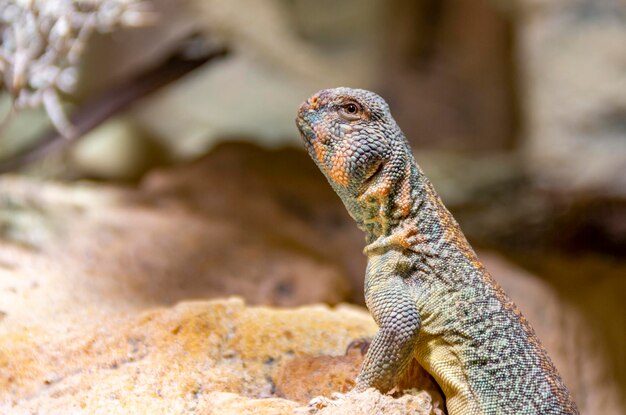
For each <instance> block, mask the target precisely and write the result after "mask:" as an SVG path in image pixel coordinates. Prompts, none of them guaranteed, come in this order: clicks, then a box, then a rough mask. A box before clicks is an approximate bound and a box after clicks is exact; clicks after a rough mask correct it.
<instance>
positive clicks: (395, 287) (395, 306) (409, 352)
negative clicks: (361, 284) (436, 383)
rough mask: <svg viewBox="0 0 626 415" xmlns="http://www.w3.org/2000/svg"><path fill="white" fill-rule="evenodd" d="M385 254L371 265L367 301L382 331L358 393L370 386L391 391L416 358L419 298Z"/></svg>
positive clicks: (361, 376)
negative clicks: (415, 297)
mask: <svg viewBox="0 0 626 415" xmlns="http://www.w3.org/2000/svg"><path fill="white" fill-rule="evenodd" d="M384 257H385V256H384V255H383V256H380V257H375V258H374V259H370V263H369V264H368V272H367V277H366V282H365V301H366V303H367V307H368V308H369V310H370V312H371V313H372V316H373V317H374V320H375V321H376V323H378V325H379V327H380V330H379V331H378V333H377V334H376V336H374V339H373V340H372V343H371V345H370V347H369V350H368V352H367V355H366V356H365V360H364V361H363V366H362V368H361V373H360V374H359V376H358V378H357V383H356V386H355V388H354V391H355V392H361V391H364V390H366V389H367V388H370V387H375V388H377V389H378V390H380V391H381V392H387V391H389V390H390V389H392V388H393V387H394V386H395V385H396V382H397V380H398V377H399V376H400V375H401V374H402V373H403V372H404V370H405V369H406V368H407V366H408V364H409V362H410V361H411V358H412V357H413V353H414V350H415V345H416V342H417V338H418V334H419V329H420V325H421V319H420V315H419V312H418V310H417V305H416V303H415V299H414V298H412V296H411V295H410V290H409V289H408V287H407V286H406V284H405V283H404V281H403V279H402V277H401V276H400V275H398V274H397V273H396V272H393V271H391V270H390V268H392V269H393V267H392V266H390V265H391V263H390V261H389V260H385V259H383V258H384ZM390 271H391V272H390ZM394 271H395V270H394Z"/></svg>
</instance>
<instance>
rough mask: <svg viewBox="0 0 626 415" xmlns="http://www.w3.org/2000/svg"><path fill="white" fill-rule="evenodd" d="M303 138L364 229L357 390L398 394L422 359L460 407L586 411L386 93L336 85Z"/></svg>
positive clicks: (314, 101)
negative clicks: (461, 221) (425, 164)
mask: <svg viewBox="0 0 626 415" xmlns="http://www.w3.org/2000/svg"><path fill="white" fill-rule="evenodd" d="M296 124H297V126H298V129H299V131H300V136H301V138H302V141H303V142H304V146H305V148H306V150H307V152H308V153H309V155H310V156H311V158H312V159H313V161H314V162H315V163H316V164H317V166H318V167H319V168H320V170H321V171H322V173H323V174H324V176H326V178H327V179H328V181H329V183H330V185H331V186H332V188H333V189H334V190H335V192H336V193H337V194H338V196H339V197H340V199H341V200H342V201H343V203H344V205H345V207H346V209H347V210H348V213H349V214H350V216H352V218H353V219H354V220H355V221H356V223H357V226H358V227H359V228H360V229H361V230H362V231H364V233H365V240H366V244H367V245H366V246H365V248H364V250H363V252H364V254H365V255H366V256H367V258H368V262H367V267H366V271H365V274H366V275H365V303H366V306H367V308H368V309H369V311H370V313H371V315H372V317H373V318H374V321H375V322H376V323H377V324H378V326H379V331H378V332H377V334H376V335H375V336H374V338H373V339H372V343H371V345H370V347H369V350H368V351H367V354H366V356H365V359H364V361H363V364H362V367H361V370H360V373H359V375H358V377H357V379H356V382H355V386H354V388H353V389H352V391H350V392H349V393H350V394H352V393H359V392H362V391H365V390H366V389H368V388H372V387H373V388H376V389H378V390H379V391H380V392H382V393H386V392H389V391H390V390H392V389H393V388H394V386H395V384H396V381H397V380H398V378H399V377H400V376H401V375H402V373H403V371H404V370H405V369H406V368H407V366H408V364H409V362H410V361H411V359H412V358H414V357H415V358H416V359H417V361H418V363H419V364H420V365H422V366H423V367H424V368H425V369H426V370H427V371H428V372H429V373H430V374H431V375H432V376H433V377H434V379H435V380H436V382H437V383H438V385H439V386H440V387H441V389H442V391H443V393H444V395H445V400H446V408H447V410H448V413H449V414H451V415H457V414H463V415H479V414H485V415H486V414H517V415H531V414H578V409H577V407H576V404H575V403H574V401H573V399H572V397H571V395H570V392H569V391H568V389H567V387H566V386H565V384H564V383H563V381H562V379H561V377H560V375H559V373H558V372H557V370H556V368H555V366H554V364H553V363H552V361H551V360H550V357H549V356H548V354H547V352H546V351H545V349H544V348H543V346H542V345H541V343H540V341H539V339H538V338H537V336H536V334H535V332H534V330H533V328H532V327H531V326H530V324H529V322H528V321H527V320H526V319H525V318H524V316H523V315H522V313H521V312H520V311H519V309H518V308H517V306H516V305H515V304H514V303H513V302H512V301H511V300H510V299H509V297H508V296H507V294H506V293H505V292H504V291H503V289H502V288H501V287H500V286H499V284H498V283H497V282H496V281H495V280H494V279H493V278H492V277H491V275H490V274H489V273H488V272H487V270H486V269H485V267H484V266H483V265H482V264H481V262H480V261H479V259H478V257H477V255H476V253H475V252H474V250H473V249H472V247H471V246H470V244H469V242H468V241H467V239H466V238H465V236H464V234H463V233H462V231H461V229H460V227H459V225H458V224H457V222H456V220H455V219H454V218H453V217H452V215H451V213H450V212H449V211H448V210H447V208H446V207H445V206H444V204H443V202H442V201H441V199H440V198H439V196H438V194H437V193H436V192H435V189H434V187H433V185H432V184H431V182H430V180H429V179H428V178H427V177H426V176H425V175H424V173H423V172H422V170H421V169H420V167H419V166H418V164H417V163H416V161H415V158H414V156H413V152H412V150H411V147H410V145H409V143H408V141H407V139H406V138H405V136H404V134H403V133H402V131H401V130H400V128H399V126H398V125H397V123H396V121H395V120H394V119H393V117H392V115H391V113H390V110H389V105H388V104H387V103H386V102H385V100H384V99H383V98H381V97H380V96H379V95H377V94H375V93H373V92H370V91H367V90H363V89H351V88H346V87H339V88H334V89H325V90H321V91H319V92H317V93H315V94H314V95H312V96H311V97H310V98H309V99H307V100H306V101H305V102H304V103H303V104H302V105H301V106H300V108H299V110H298V115H297V117H296Z"/></svg>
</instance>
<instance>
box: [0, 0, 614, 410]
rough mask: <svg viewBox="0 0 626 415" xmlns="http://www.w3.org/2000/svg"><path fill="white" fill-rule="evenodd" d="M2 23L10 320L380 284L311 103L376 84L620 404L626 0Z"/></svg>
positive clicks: (569, 358) (254, 5) (218, 11)
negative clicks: (309, 126)
mask: <svg viewBox="0 0 626 415" xmlns="http://www.w3.org/2000/svg"><path fill="white" fill-rule="evenodd" d="M0 36H1V37H0V42H2V43H1V45H0V75H1V76H2V78H1V79H0V86H1V87H2V92H1V94H0V120H2V121H0V123H1V124H0V172H2V173H3V175H2V176H0V276H1V278H0V290H1V291H0V292H1V294H0V326H3V330H9V329H10V328H11V327H16V326H19V325H24V324H35V323H46V324H52V325H54V324H59V325H62V324H69V323H68V321H73V322H79V321H95V320H96V316H101V317H102V318H110V315H111V314H116V313H117V314H120V313H127V312H129V311H132V310H140V309H144V308H147V307H153V306H156V305H170V304H174V303H176V302H178V301H182V300H187V299H193V298H214V297H223V296H227V295H238V296H242V297H244V298H245V299H246V301H247V302H248V303H251V304H270V305H279V306H296V305H301V304H309V303H316V302H325V303H328V304H338V303H341V302H352V303H356V304H363V295H362V290H363V272H364V267H365V258H364V257H363V256H362V255H361V250H362V247H363V245H364V242H363V237H362V235H361V234H360V232H359V231H358V230H357V229H356V227H355V225H354V224H353V223H352V221H351V219H350V218H349V217H348V215H347V214H346V213H345V211H344V209H343V206H342V205H341V203H340V201H339V199H338V198H337V197H336V196H335V195H334V194H333V193H332V191H331V189H330V187H329V186H328V184H327V183H326V182H325V181H324V178H323V177H322V176H321V174H319V172H317V170H316V168H315V166H314V165H313V163H312V162H311V161H310V160H309V159H308V156H307V155H306V154H305V153H304V151H303V149H302V148H301V145H300V139H299V135H298V132H297V129H296V127H295V124H294V121H293V120H294V117H295V113H296V110H297V108H298V106H299V104H300V103H301V102H302V101H303V100H304V99H305V98H307V97H308V96H309V95H311V94H312V93H313V92H315V91H316V90H318V89H321V88H327V87H334V86H350V87H359V88H366V89H372V90H374V91H376V92H377V93H379V94H380V95H382V96H383V97H384V98H385V99H386V100H387V101H388V103H389V104H390V106H391V110H392V113H393V115H394V117H395V118H396V120H397V121H398V124H399V125H400V126H401V128H402V129H403V131H404V133H405V134H406V135H407V138H408V139H409V141H410V142H411V143H412V145H413V148H414V152H415V156H416V159H417V161H418V163H419V164H420V165H421V166H422V168H423V169H424V171H425V172H426V174H427V175H428V176H429V177H431V179H432V181H433V182H434V184H435V187H436V188H437V190H438V191H439V192H440V194H441V196H442V198H443V200H444V202H445V203H446V205H447V206H448V208H449V209H450V210H452V212H453V213H454V215H455V217H456V218H457V220H458V221H459V222H460V224H461V227H462V228H463V230H464V231H465V233H466V235H467V236H468V238H469V240H470V242H471V243H472V244H473V245H474V247H475V248H476V249H477V251H478V254H479V256H480V257H481V259H483V260H484V262H485V264H486V266H487V268H488V269H489V270H490V271H491V273H492V274H493V275H494V277H495V278H496V279H497V280H498V281H500V282H501V284H502V285H503V286H504V287H505V289H506V290H507V291H508V292H509V293H510V295H511V296H512V297H513V299H514V300H515V301H516V302H517V303H518V304H519V305H520V307H521V309H522V311H523V312H524V313H525V314H526V315H527V316H528V318H529V320H530V321H531V322H532V323H533V324H534V325H535V328H536V330H537V332H538V333H539V335H540V338H541V339H542V341H543V342H544V343H545V344H546V347H547V348H548V350H549V351H550V352H551V354H552V356H553V358H554V360H555V361H556V363H557V366H558V367H559V369H560V371H561V372H562V373H563V376H564V377H565V379H566V383H567V384H568V386H569V387H570V389H572V391H573V393H574V394H575V397H576V399H577V401H578V403H579V406H580V407H581V410H582V412H583V413H586V414H596V413H603V414H613V413H615V414H619V413H623V412H622V411H624V408H625V407H624V403H623V400H624V396H625V395H626V331H625V327H626V304H625V302H624V295H625V294H626V256H625V254H626V2H624V1H623V0H511V1H506V0H473V1H472V0H419V1H410V0H388V1H383V0H344V1H341V2H337V1H331V0H318V1H305V0H263V1H261V0H239V1H229V0H180V1H168V0H153V1H134V0H100V1H97V0H92V1H69V0H67V1H63V0H58V1H56V0H47V1H44V0H39V1H38V0H33V1H9V0H0ZM59 315H62V316H65V318H64V319H59V318H58V316H59ZM50 316H55V317H54V318H51V317H50ZM104 316H106V317H104ZM52 320H54V321H52ZM60 320H64V321H60Z"/></svg>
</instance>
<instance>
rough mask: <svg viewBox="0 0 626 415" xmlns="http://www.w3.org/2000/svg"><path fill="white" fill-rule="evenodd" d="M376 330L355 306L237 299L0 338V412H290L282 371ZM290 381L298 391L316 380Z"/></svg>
mask: <svg viewBox="0 0 626 415" xmlns="http://www.w3.org/2000/svg"><path fill="white" fill-rule="evenodd" d="M375 332H376V325H375V323H374V322H373V320H372V319H371V317H370V316H369V314H368V313H367V312H366V311H365V310H363V309H359V308H356V307H351V306H339V307H337V308H336V309H334V310H331V309H329V308H328V307H327V306H309V307H303V308H297V309H288V310H281V309H271V308H267V307H246V306H245V305H244V303H243V301H241V300H239V299H229V300H216V301H208V302H207V301H199V302H187V303H181V304H178V305H176V306H175V307H172V308H164V309H155V310H151V311H147V312H143V313H139V314H133V315H130V316H126V317H124V318H119V317H113V318H103V319H100V320H98V321H92V322H91V323H90V324H85V325H76V326H73V327H71V328H70V329H68V330H64V331H55V330H51V329H50V328H49V327H46V326H45V325H43V326H24V327H22V328H19V329H15V330H13V331H9V332H5V333H4V334H3V335H2V336H0V409H2V411H3V412H5V413H7V412H12V413H22V412H36V413H50V412H57V413H69V412H73V411H76V412H86V413H96V412H103V413H111V414H115V413H157V412H159V413H163V412H166V413H188V412H190V411H195V412H196V413H206V414H212V413H219V414H223V413H228V414H230V413H254V414H283V413H284V414H287V413H289V414H291V413H292V411H293V410H294V408H296V407H297V406H298V404H296V403H295V402H293V401H290V400H286V399H280V398H277V397H276V394H275V386H276V384H275V380H274V379H275V378H276V374H277V372H278V371H280V370H281V367H282V366H284V365H286V364H289V361H290V360H292V359H294V358H296V359H297V358H299V357H302V356H305V355H307V356H313V355H336V354H342V353H343V351H344V349H345V347H346V344H348V343H350V342H351V341H352V340H353V339H355V338H360V337H364V336H372V335H373V334H374V333H375ZM347 369H349V373H351V374H352V373H354V370H355V369H354V367H348V368H347ZM291 374H292V376H291V379H290V381H291V382H293V383H299V382H301V381H305V382H306V381H308V380H309V376H310V374H309V373H308V372H307V371H301V372H298V373H296V372H291ZM328 387H329V388H330V389H333V388H335V387H336V388H339V387H340V386H339V385H333V384H332V382H331V383H330V384H329V385H328ZM369 395H370V396H374V398H372V399H373V400H374V401H376V402H382V403H379V404H377V405H378V407H384V406H385V405H387V406H389V407H400V406H403V405H406V407H407V408H409V407H415V406H416V405H417V404H420V405H421V406H428V404H430V402H431V400H432V398H431V397H430V395H428V394H424V393H422V394H419V395H417V397H411V396H408V397H405V398H403V400H399V401H398V402H395V401H394V400H393V399H392V398H390V397H382V396H380V394H378V393H372V392H370V393H369ZM312 397H313V396H310V397H305V396H303V398H304V399H307V398H309V399H310V398H312ZM357 403H358V405H360V406H362V405H364V402H362V401H358V402H354V404H355V405H357ZM352 413H364V412H358V411H357V412H352ZM385 413H387V412H385ZM390 413H394V412H390ZM420 413H429V412H420Z"/></svg>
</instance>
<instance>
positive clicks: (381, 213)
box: [346, 154, 471, 254]
mask: <svg viewBox="0 0 626 415" xmlns="http://www.w3.org/2000/svg"><path fill="white" fill-rule="evenodd" d="M392 167H393V168H390V169H389V171H394V172H398V171H401V173H400V174H398V173H396V174H393V175H392V174H389V175H386V174H384V173H383V174H381V177H380V178H379V179H378V180H377V181H376V183H373V184H372V185H371V186H370V187H369V188H368V189H367V190H366V191H365V192H364V193H363V194H362V195H360V196H359V197H358V198H356V199H355V200H354V201H352V203H346V205H347V206H348V207H350V205H351V206H352V209H350V210H351V214H352V216H353V217H354V218H355V219H356V221H357V224H358V226H359V228H360V229H361V230H363V231H364V232H365V235H366V242H367V244H368V246H372V247H374V246H375V247H377V248H386V249H389V248H398V247H399V246H400V247H402V248H408V249H412V248H413V250H415V251H420V252H421V251H424V250H425V248H427V250H428V251H435V252H440V253H442V254H443V250H446V251H447V250H449V249H455V250H456V249H461V250H462V251H466V250H468V249H471V248H469V245H468V243H467V241H466V239H465V237H464V236H463V234H462V232H461V230H460V228H459V226H458V224H457V223H456V221H455V220H454V218H453V217H452V215H451V214H450V212H449V211H448V210H447V209H446V207H445V206H444V205H443V202H442V201H441V199H440V198H439V196H438V195H437V193H436V192H435V189H434V188H433V186H432V184H431V182H430V180H428V178H427V177H426V176H425V175H424V173H423V172H422V170H421V169H420V168H419V166H418V165H417V163H416V162H415V160H414V159H413V156H412V154H409V155H407V157H406V158H404V162H403V165H402V167H400V168H399V166H398V165H394V166H392ZM407 230H410V233H411V235H413V236H414V237H413V238H407V237H406V235H407ZM412 245H419V247H417V246H412Z"/></svg>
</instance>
